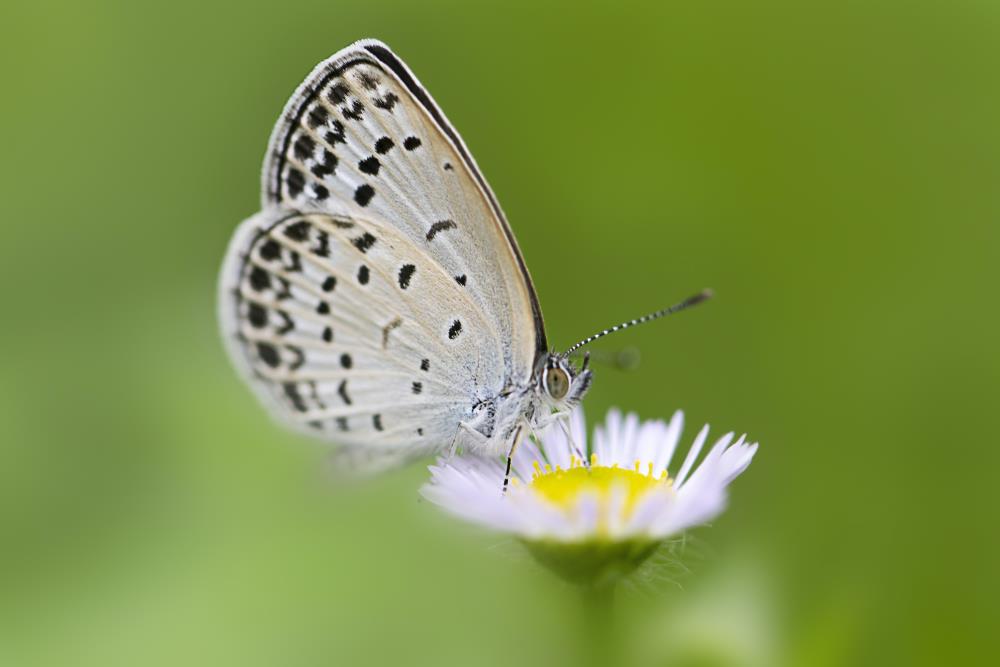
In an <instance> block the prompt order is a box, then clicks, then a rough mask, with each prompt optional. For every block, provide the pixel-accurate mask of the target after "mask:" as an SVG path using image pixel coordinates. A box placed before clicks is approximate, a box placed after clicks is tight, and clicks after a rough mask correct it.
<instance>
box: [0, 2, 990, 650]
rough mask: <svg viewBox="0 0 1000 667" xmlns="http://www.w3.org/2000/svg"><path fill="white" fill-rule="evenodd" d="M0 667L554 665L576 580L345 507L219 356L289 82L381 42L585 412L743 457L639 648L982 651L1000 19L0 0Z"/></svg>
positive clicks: (642, 626)
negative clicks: (459, 172)
mask: <svg viewBox="0 0 1000 667" xmlns="http://www.w3.org/2000/svg"><path fill="white" fill-rule="evenodd" d="M0 25H2V27H0V37H2V39H0V74H2V80H3V81H4V84H5V90H6V92H5V93H4V95H3V101H2V104H0V119H2V123H0V132H2V136H3V144H2V145H3V157H2V158H0V183H2V186H0V187H2V193H3V196H2V198H0V220H2V223H0V224H2V225H3V260H2V262H0V285H2V287H0V290H2V297H3V301H2V304H3V306H2V307H3V318H2V322H3V326H2V327H0V343H2V346H3V350H4V354H3V365H2V371H0V664H3V665H18V666H20V665H74V666H75V665H88V666H89V665H102V666H105V665H179V664H198V665H240V666H241V667H242V666H255V665H279V664H280V665H319V664H328V665H379V664H407V665H459V664H477V665H511V664H516V665H535V664H538V665H542V664H546V665H547V664H559V663H562V662H569V661H570V657H571V656H572V655H573V651H572V648H573V644H574V642H577V641H578V638H577V632H576V624H577V623H578V618H577V616H576V613H575V612H576V604H575V600H574V598H573V595H572V591H568V590H566V589H565V588H563V587H562V586H561V585H560V584H558V583H557V582H555V581H554V580H553V579H552V578H551V577H550V576H549V575H547V574H546V573H545V572H543V571H541V570H540V569H538V568H537V567H536V566H534V565H533V564H532V563H531V562H530V560H529V559H528V558H527V557H526V556H524V555H523V554H522V553H521V552H520V551H519V549H518V547H517V545H516V544H515V543H513V542H511V541H510V540H507V539H505V538H503V537H498V536H496V535H490V534H486V533H483V532H479V531H476V530H472V529H468V528H466V527H465V526H459V525H456V524H453V523H452V522H451V521H450V520H447V519H445V518H443V517H441V516H439V515H438V513H437V512H436V511H435V510H434V509H433V508H432V507H430V506H429V505H427V504H426V503H421V502H419V501H418V499H417V493H416V490H417V488H418V487H419V485H420V484H421V483H422V482H423V480H424V479H425V471H424V468H423V466H422V465H417V466H413V467H411V468H409V469H406V470H402V471H399V472H395V473H391V474H389V475H387V476H384V477H382V478H379V479H377V480H375V481H373V482H370V483H367V484H358V485H345V484H329V483H328V481H327V480H326V478H325V477H324V474H323V470H324V468H323V460H324V458H323V452H322V451H321V449H320V448H317V447H314V446H312V445H311V444H310V443H308V442H305V441H302V440H300V439H297V438H296V437H294V436H290V435H288V434H286V433H285V432H283V431H282V430H280V429H279V428H278V427H276V426H274V425H272V424H271V422H270V421H269V420H268V418H267V417H266V415H265V414H264V413H263V412H262V410H261V409H259V408H258V406H257V404H256V402H255V401H254V400H253V398H252V396H251V395H250V393H249V392H248V391H247V389H246V388H245V387H244V386H243V385H242V384H241V383H240V382H239V381H238V380H237V378H236V377H235V374H234V373H233V371H232V370H231V368H230V366H229V364H228V361H227V359H226V358H225V356H224V354H223V351H222V348H221V345H220V341H219V338H218V335H217V331H216V323H215V314H214V300H215V280H216V271H217V268H218V266H219V264H220V261H221V258H222V254H223V251H224V248H225V244H226V242H227V240H228V238H229V235H230V234H231V232H232V230H233V229H234V227H235V225H236V224H237V223H238V222H239V221H240V220H241V219H242V218H243V217H245V216H247V215H249V214H251V213H253V212H254V211H255V210H256V206H257V201H258V171H259V168H260V163H261V160H262V155H263V152H264V149H265V144H266V141H267V137H268V134H269V132H270V130H271V126H272V124H273V123H274V121H275V120H276V118H277V116H278V114H279V112H280V110H281V107H282V105H283V104H284V102H285V100H286V98H287V97H288V96H289V95H290V93H291V92H292V90H293V89H294V87H295V86H296V85H297V84H298V83H299V81H300V80H301V79H302V78H303V77H304V76H305V75H306V74H307V73H308V72H309V70H310V69H311V68H312V67H313V65H314V64H315V63H316V62H318V61H319V60H321V59H323V58H325V57H326V56H328V55H329V54H331V53H333V52H334V51H336V50H337V49H340V48H341V47H343V46H346V45H347V44H348V43H350V42H352V41H354V40H355V39H358V38H361V37H369V36H370V37H379V38H381V39H383V40H385V41H386V42H388V43H389V44H390V45H391V46H392V47H393V48H394V49H395V50H396V51H397V52H398V53H399V54H400V55H401V56H402V57H403V58H404V59H406V60H407V62H408V63H409V64H410V65H411V67H413V69H414V70H415V71H416V72H417V74H418V76H420V77H421V79H422V80H423V82H424V83H425V84H426V85H427V86H428V87H429V89H430V90H431V91H432V93H433V94H434V95H435V97H436V98H437V100H438V101H439V102H440V103H441V104H442V106H443V107H444V109H445V110H446V111H447V113H448V115H449V116H450V117H451V119H452V121H453V122H454V123H455V124H456V125H457V127H458V128H459V130H460V131H461V132H462V134H463V135H464V137H465V139H466V141H467V143H468V144H469V146H470V147H471V148H472V150H473V152H474V154H475V155H476V157H477V159H478V161H479V163H480V165H481V166H482V167H483V169H484V171H485V173H486V174H487V177H488V178H489V180H490V182H491V184H492V185H493V187H494V189H495V190H496V192H497V194H498V196H499V197H500V200H501V202H502V203H503V205H504V207H505V209H506V211H507V213H508V216H509V218H510V220H511V222H512V225H513V227H514V230H515V232H516V234H517V236H518V238H519V240H520V244H521V247H522V249H523V251H524V254H525V256H526V258H527V261H528V264H529V266H530V267H531V271H532V273H533V275H534V278H535V282H536V283H537V288H538V291H539V294H540V298H541V301H542V306H543V308H544V312H545V316H546V320H547V323H548V328H549V334H550V340H551V341H552V342H553V343H554V344H555V345H558V346H565V345H567V344H569V343H570V342H572V341H573V340H575V339H577V338H579V337H581V336H583V335H586V334H587V333H590V332H591V331H592V330H594V329H596V328H600V327H603V326H606V325H608V324H611V323H614V322H617V321H619V320H621V319H625V318H628V317H632V316H635V315H638V314H641V313H643V312H646V311H648V310H651V309H654V308H657V307H661V306H663V305H665V304H667V303H671V302H673V301H675V300H677V299H679V298H682V297H684V296H686V295H688V294H689V293H691V292H693V291H695V290H698V289H700V288H702V287H705V286H711V287H714V288H715V289H716V291H717V294H718V298H717V299H716V300H715V301H713V302H712V303H711V304H709V305H707V306H705V307H703V308H699V309H697V310H696V311H692V312H690V313H685V314H684V315H683V316H679V317H677V318H676V319H672V320H671V321H669V322H664V323H661V324H659V325H655V326H649V327H645V328H642V329H639V330H636V331H634V332H629V333H626V334H622V335H620V336H618V337H617V338H611V339H608V340H607V341H605V344H604V345H603V346H602V349H605V350H617V349H621V348H622V347H627V346H633V345H634V346H637V347H638V348H639V349H641V352H642V364H641V366H640V367H639V369H638V370H636V371H633V372H619V371H616V370H613V369H610V368H598V375H597V379H596V383H595V386H594V388H593V390H592V391H591V394H590V396H589V398H588V401H587V408H588V411H589V416H590V419H591V420H592V421H593V420H597V419H600V418H602V416H603V414H604V412H605V410H606V409H607V408H608V407H610V406H612V405H618V406H622V407H624V408H627V409H634V410H637V411H639V412H640V414H641V415H642V416H643V417H656V416H663V417H667V416H669V415H670V414H671V413H672V411H673V410H674V409H676V408H683V409H685V410H686V412H687V416H688V427H687V432H686V434H685V441H686V442H689V441H690V438H691V437H693V434H694V432H695V430H696V429H697V427H698V426H699V425H700V424H701V423H704V422H706V421H708V422H711V424H712V425H713V427H714V429H715V433H717V434H721V433H722V432H724V431H725V430H730V429H733V430H738V431H747V432H748V433H749V434H750V435H751V437H753V438H755V439H758V440H760V442H761V443H762V444H761V449H760V452H759V453H758V457H757V459H756V460H755V462H754V464H753V465H752V466H751V468H750V469H749V471H748V472H747V473H746V474H745V475H744V477H742V478H740V479H739V480H738V481H737V482H736V483H735V484H734V486H733V495H732V500H731V507H730V509H729V511H728V512H727V513H726V514H724V515H723V516H722V517H720V518H719V519H718V520H716V521H715V522H714V524H713V525H712V526H711V527H707V528H702V529H699V530H697V531H695V532H694V534H693V535H692V539H691V541H690V543H689V548H688V549H687V550H686V551H687V554H686V556H685V565H686V566H687V569H688V570H690V572H689V573H688V574H685V575H680V574H678V572H677V571H676V570H677V568H673V569H672V570H671V571H668V572H663V573H655V574H654V576H650V577H647V578H645V579H642V580H640V581H638V582H637V583H636V584H635V585H634V586H633V587H632V588H631V589H629V590H628V591H626V592H625V593H624V595H623V596H622V598H621V609H622V614H623V620H624V621H625V624H626V626H627V628H628V632H629V633H630V634H629V644H630V646H632V648H633V650H634V652H635V653H636V655H637V656H638V659H639V660H641V661H648V662H654V663H656V664H682V665H880V666H881V665H895V664H899V665H904V664H905V665H942V664H963V665H973V664H995V660H996V654H997V651H998V648H1000V647H998V643H1000V639H998V634H997V632H996V627H997V624H998V622H1000V613H998V604H1000V602H998V600H1000V585H998V583H1000V577H998V574H997V562H998V558H1000V540H998V537H997V525H998V512H997V510H998V502H997V493H996V487H997V482H996V477H997V471H998V470H1000V447H998V446H997V444H996V443H995V442H994V441H993V438H992V434H993V433H995V432H996V429H997V426H996V424H995V423H994V422H993V421H992V418H993V416H994V414H995V412H996V403H997V398H998V376H1000V358H998V355H997V353H996V349H997V341H998V333H1000V332H998V329H1000V327H998V324H1000V316H998V313H997V292H996V290H997V287H998V278H1000V271H998V269H997V264H998V262H1000V225H998V216H1000V189H998V182H1000V181H998V179H1000V85H998V84H1000V80H998V71H1000V5H998V4H997V3H996V2H990V1H954V2H948V3H932V2H889V1H886V0H869V1H866V2H854V1H848V2H844V1H843V0H841V1H837V2H833V1H831V2H810V3H798V2H787V1H786V2H775V1H772V0H764V1H759V2H737V1H727V0H722V1H718V2H703V3H691V2H666V3H661V2H628V1H626V2H620V1H619V2H607V3H592V2H565V3H559V4H556V3H542V2H528V3H522V2H503V3H469V2H436V1H425V2H412V3H411V2H403V1H402V0H400V1H398V2H374V1H373V2H364V3H360V2H358V3H346V2H336V1H334V0H325V1H322V2H316V1H315V0H300V1H299V2H296V3H264V2H256V1H254V2H242V3H232V4H220V3H214V2H207V1H204V0H202V1H199V2H190V1H189V0H180V1H175V2H170V3H130V2H111V1H107V2H65V1H62V2H44V1H42V2H38V1H34V2H27V1H25V0H14V1H13V2H11V1H10V0H8V1H7V2H5V3H4V4H3V7H2V9H0Z"/></svg>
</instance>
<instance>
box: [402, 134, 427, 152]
mask: <svg viewBox="0 0 1000 667" xmlns="http://www.w3.org/2000/svg"><path fill="white" fill-rule="evenodd" d="M421 143H423V142H422V141H420V139H419V138H418V137H407V138H406V139H404V140H403V148H405V149H406V150H408V151H412V150H416V149H417V148H419V147H420V144H421Z"/></svg>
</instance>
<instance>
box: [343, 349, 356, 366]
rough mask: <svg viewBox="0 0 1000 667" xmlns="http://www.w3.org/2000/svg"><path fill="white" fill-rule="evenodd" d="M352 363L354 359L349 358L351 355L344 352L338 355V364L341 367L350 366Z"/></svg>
mask: <svg viewBox="0 0 1000 667" xmlns="http://www.w3.org/2000/svg"><path fill="white" fill-rule="evenodd" d="M353 365H354V361H353V360H352V359H351V355H349V354H347V353H346V352H345V353H343V354H342V355H340V366H341V368H350V367H351V366H353Z"/></svg>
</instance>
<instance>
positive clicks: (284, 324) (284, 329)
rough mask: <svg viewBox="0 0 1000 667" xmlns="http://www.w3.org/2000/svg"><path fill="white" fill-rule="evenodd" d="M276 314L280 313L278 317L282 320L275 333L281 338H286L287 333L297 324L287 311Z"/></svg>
mask: <svg viewBox="0 0 1000 667" xmlns="http://www.w3.org/2000/svg"><path fill="white" fill-rule="evenodd" d="M276 312H277V313H278V317H280V318H281V326H280V327H278V328H277V329H275V333H276V334H278V335H279V336H284V335H285V334H286V333H288V332H289V331H291V330H292V329H294V328H295V322H294V321H293V320H292V318H291V317H289V315H288V313H286V312H285V311H283V310H279V311H276Z"/></svg>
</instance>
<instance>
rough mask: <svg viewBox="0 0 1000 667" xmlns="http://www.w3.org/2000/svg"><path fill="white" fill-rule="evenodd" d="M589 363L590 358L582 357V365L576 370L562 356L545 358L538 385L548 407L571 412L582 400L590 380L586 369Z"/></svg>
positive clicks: (554, 354) (555, 355)
mask: <svg viewBox="0 0 1000 667" xmlns="http://www.w3.org/2000/svg"><path fill="white" fill-rule="evenodd" d="M589 361H590V357H589V356H588V355H584V357H583V365H582V366H580V368H576V367H574V366H573V364H572V363H571V362H570V360H569V359H568V358H567V357H566V356H565V355H562V354H556V353H551V354H549V355H548V356H547V357H546V358H545V363H544V365H543V366H542V372H541V374H540V375H539V377H538V385H539V390H540V393H541V395H542V396H544V397H545V399H546V401H547V402H548V403H549V405H550V407H552V408H553V409H554V410H557V411H563V410H572V409H573V408H575V407H576V405H577V404H578V403H579V402H580V401H581V400H582V399H583V396H584V394H586V393H587V390H588V389H590V383H591V380H592V373H591V371H590V370H589V369H588V368H587V366H588V364H589Z"/></svg>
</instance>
